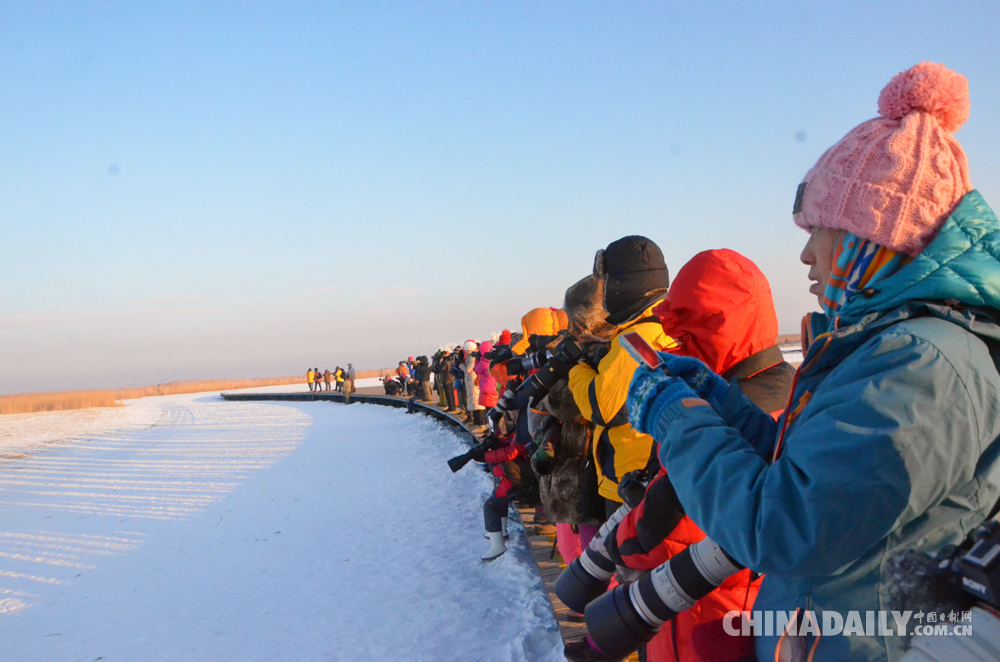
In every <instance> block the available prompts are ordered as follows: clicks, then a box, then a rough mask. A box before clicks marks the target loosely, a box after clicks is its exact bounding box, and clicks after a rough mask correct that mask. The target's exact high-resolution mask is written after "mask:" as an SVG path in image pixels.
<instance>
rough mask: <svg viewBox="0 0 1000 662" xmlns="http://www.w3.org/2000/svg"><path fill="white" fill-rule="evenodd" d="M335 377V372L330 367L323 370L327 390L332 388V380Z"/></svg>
mask: <svg viewBox="0 0 1000 662" xmlns="http://www.w3.org/2000/svg"><path fill="white" fill-rule="evenodd" d="M332 378H333V373H332V372H330V370H329V369H327V370H324V371H323V383H324V384H326V390H327V391H329V390H330V381H331V379H332Z"/></svg>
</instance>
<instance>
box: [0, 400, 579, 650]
mask: <svg viewBox="0 0 1000 662" xmlns="http://www.w3.org/2000/svg"><path fill="white" fill-rule="evenodd" d="M272 388H273V387H272ZM289 388H293V389H294V388H301V387H289ZM66 413H67V414H73V416H57V415H51V414H33V415H28V416H23V417H21V420H17V421H14V422H13V423H11V422H9V420H13V418H14V417H3V418H2V419H0V430H3V436H2V437H0V438H2V439H3V444H4V445H3V446H2V447H0V642H3V643H2V644H0V660H2V661H3V662H6V661H8V660H9V661H22V660H53V661H61V660H88V661H89V660H98V659H100V660H106V661H114V660H121V661H129V662H130V661H134V660H240V661H245V660H268V661H272V662H273V661H279V660H290V661H291V660H294V661H301V660H373V661H374V660H378V661H384V660H406V661H414V660H417V661H419V660H497V661H507V660H544V661H549V660H562V659H563V657H562V642H561V639H560V637H559V633H558V628H557V625H556V622H555V620H554V618H553V616H552V613H551V609H550V607H549V604H548V600H547V598H546V596H545V594H544V592H543V591H542V587H541V583H540V580H539V578H538V577H537V575H536V574H535V573H534V572H533V571H532V569H531V568H530V566H528V565H526V564H525V563H524V562H523V560H524V557H523V556H522V557H519V555H518V553H517V552H516V551H515V552H512V553H508V554H507V555H505V556H504V557H501V558H500V559H499V560H498V561H496V562H494V563H491V564H486V565H483V564H482V563H480V561H479V554H480V553H482V551H484V549H485V547H486V541H485V540H484V539H483V532H482V531H483V529H482V510H481V507H480V504H481V500H482V498H483V497H484V496H485V495H486V493H487V491H488V490H489V487H490V482H489V480H488V477H487V476H486V475H485V474H483V473H481V472H478V471H475V470H474V468H473V467H471V466H470V467H467V468H466V469H465V470H463V471H461V472H459V473H458V474H452V473H451V472H450V471H449V470H448V468H447V466H446V464H445V460H446V459H447V458H448V457H451V456H452V455H454V454H457V453H459V452H462V451H463V450H464V448H465V447H464V446H463V445H462V444H461V442H460V440H459V438H458V437H457V436H456V435H455V434H454V433H452V432H451V431H449V430H448V429H446V428H444V427H443V426H442V425H441V424H439V423H437V422H435V421H433V420H431V419H429V418H427V417H423V416H419V415H412V416H407V415H406V414H405V413H404V412H403V411H402V410H396V409H389V408H383V407H378V406H374V405H362V404H354V405H350V406H345V405H338V404H332V403H318V402H316V403H314V402H308V403H255V402H248V403H242V402H225V401H223V400H221V399H220V398H219V397H218V395H217V394H205V393H197V394H188V395H176V396H165V397H159V398H144V399H142V400H136V401H133V402H131V403H130V404H129V406H127V407H121V408H116V409H110V410H99V411H95V412H91V415H90V416H89V417H88V415H87V414H86V413H84V412H66ZM30 417H35V419H36V420H34V421H31V420H28V419H29V418H30ZM15 427H16V428H17V429H18V430H20V431H21V432H20V433H17V432H13V431H12V430H13V429H14V428H15ZM28 432H30V434H29V433H28ZM19 434H20V436H19ZM512 537H513V540H514V543H515V544H516V543H518V542H521V543H522V544H523V532H521V531H513V532H512Z"/></svg>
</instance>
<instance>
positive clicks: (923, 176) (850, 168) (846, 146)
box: [793, 62, 972, 257]
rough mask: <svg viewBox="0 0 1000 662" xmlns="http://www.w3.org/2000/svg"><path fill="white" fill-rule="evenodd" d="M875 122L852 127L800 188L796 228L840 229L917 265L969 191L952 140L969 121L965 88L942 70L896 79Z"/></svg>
mask: <svg viewBox="0 0 1000 662" xmlns="http://www.w3.org/2000/svg"><path fill="white" fill-rule="evenodd" d="M878 112H879V115H881V117H876V118H875V119H871V120H868V121H867V122H863V123H862V124H860V125H858V126H857V127H855V128H854V129H853V130H852V131H851V132H849V133H848V134H847V135H846V136H844V137H843V138H842V139H841V140H840V142H838V143H837V144H835V145H834V146H833V147H831V148H830V149H828V150H826V152H825V153H824V154H823V156H821V157H820V158H819V161H817V162H816V165H814V166H813V167H812V170H810V171H809V172H808V173H807V174H806V177H805V180H804V181H803V182H802V184H800V185H799V190H798V193H797V194H796V196H795V209H794V211H793V218H794V219H795V224H796V225H798V226H799V227H801V228H805V229H809V228H810V227H825V228H838V229H841V230H847V231H848V232H851V233H853V234H856V235H857V236H859V237H861V238H862V239H869V240H871V241H874V242H875V243H876V244H879V245H881V246H885V247H887V248H891V249H893V250H897V251H899V252H901V253H906V254H907V255H909V256H911V257H916V256H917V255H919V254H920V252H921V251H922V250H924V248H925V247H926V246H927V244H929V243H930V242H931V240H932V239H933V238H934V235H935V234H937V231H938V230H939V229H940V228H941V226H942V225H943V224H944V222H945V221H946V220H947V219H948V216H950V215H951V212H952V211H953V210H954V209H955V207H956V206H957V205H958V203H959V201H960V200H961V199H962V197H963V196H964V195H965V194H966V193H968V192H969V191H971V190H972V184H971V183H970V182H969V164H968V161H967V160H966V158H965V152H964V151H962V146H961V145H959V144H958V141H957V140H955V138H954V136H952V135H951V134H952V133H954V132H955V131H958V129H959V127H961V126H962V124H963V123H965V120H967V119H969V82H968V81H967V80H966V78H965V76H963V75H962V74H959V73H956V72H954V71H952V70H950V69H948V68H946V67H945V66H944V65H943V64H935V63H933V62H921V63H920V64H918V65H916V66H915V67H913V68H911V69H908V70H906V71H904V72H902V73H899V74H896V75H895V76H894V77H893V79H892V80H891V81H889V84H888V85H886V86H885V88H884V89H883V90H882V93H881V94H880V95H879V97H878Z"/></svg>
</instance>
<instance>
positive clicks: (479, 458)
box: [469, 444, 489, 462]
mask: <svg viewBox="0 0 1000 662" xmlns="http://www.w3.org/2000/svg"><path fill="white" fill-rule="evenodd" d="M488 450H489V447H487V446H486V444H479V445H478V446H474V447H473V448H472V449H471V450H470V451H469V457H471V458H472V459H473V460H475V461H476V462H485V461H486V451H488Z"/></svg>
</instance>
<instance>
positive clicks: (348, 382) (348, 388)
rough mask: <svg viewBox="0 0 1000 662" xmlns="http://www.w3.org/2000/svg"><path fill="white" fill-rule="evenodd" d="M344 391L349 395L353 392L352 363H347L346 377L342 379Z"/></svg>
mask: <svg viewBox="0 0 1000 662" xmlns="http://www.w3.org/2000/svg"><path fill="white" fill-rule="evenodd" d="M344 393H346V394H347V395H350V394H351V393H354V364H353V363H348V364H347V378H346V379H345V380H344Z"/></svg>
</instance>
